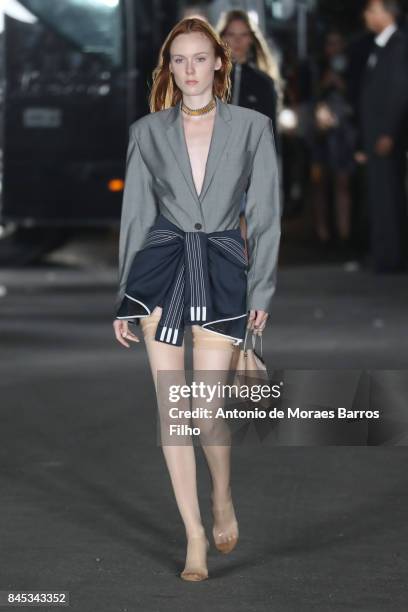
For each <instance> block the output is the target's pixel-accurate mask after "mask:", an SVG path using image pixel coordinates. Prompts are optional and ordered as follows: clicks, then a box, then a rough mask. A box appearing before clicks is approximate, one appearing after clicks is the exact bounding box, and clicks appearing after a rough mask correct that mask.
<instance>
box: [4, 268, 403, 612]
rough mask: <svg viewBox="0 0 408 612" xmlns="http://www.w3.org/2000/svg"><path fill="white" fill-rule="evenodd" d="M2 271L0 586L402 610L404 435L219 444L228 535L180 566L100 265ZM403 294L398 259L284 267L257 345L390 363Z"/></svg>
mask: <svg viewBox="0 0 408 612" xmlns="http://www.w3.org/2000/svg"><path fill="white" fill-rule="evenodd" d="M1 279H2V280H1V287H0V290H1V293H0V295H1V297H0V304H1V313H2V316H1V321H0V333H1V356H0V357H1V364H0V381H1V382H0V384H1V405H2V409H1V412H0V416H1V421H2V423H1V425H2V426H1V445H0V453H1V491H2V503H1V515H0V529H1V551H2V555H1V570H0V576H1V580H0V590H3V591H4V590H13V591H18V590H25V591H27V590H43V591H44V590H46V591H69V593H70V601H71V606H70V609H72V610H75V611H81V612H116V611H117V612H119V611H121V612H125V611H127V612H134V611H142V612H153V611H157V612H168V611H171V612H173V611H174V612H179V611H184V610H191V609H193V610H195V611H197V612H198V611H200V612H201V611H203V612H204V611H205V612H207V611H208V610H213V611H214V612H224V611H225V612H226V611H228V612H230V611H231V612H233V611H239V612H241V611H242V612H252V611H253V612H255V611H256V612H258V611H262V612H264V611H265V612H266V611H272V612H309V611H310V612H311V611H313V612H314V611H316V612H337V611H341V612H346V611H352V612H392V611H398V612H405V611H406V610H407V609H408V588H407V572H408V527H407V526H406V524H407V520H406V515H407V505H408V503H407V502H408V474H407V469H406V465H407V452H406V450H405V447H404V446H399V447H389V446H388V447H371V448H366V447H351V446H343V447H315V448H313V447H309V448H307V447H283V446H276V447H273V448H271V447H263V446H261V445H259V446H256V447H253V446H252V447H251V446H248V447H235V448H234V449H233V482H232V487H233V493H234V500H235V506H236V512H237V517H238V520H239V523H240V533H241V537H240V541H239V544H238V547H237V548H236V549H235V551H234V552H233V553H232V554H231V555H229V556H225V557H224V556H221V555H220V554H219V553H217V551H216V550H215V548H214V546H213V543H212V541H211V550H210V554H209V559H208V561H209V574H210V579H209V580H208V581H204V582H202V583H191V584H190V583H184V582H183V581H181V580H180V579H179V578H178V573H179V572H180V571H181V569H182V567H183V562H184V553H185V541H184V529H183V527H182V523H181V519H180V517H179V514H178V510H177V506H176V503H175V500H174V497H173V493H172V489H171V485H170V480H169V476H168V473H167V469H166V467H165V463H164V459H163V456H162V450H161V448H160V447H159V446H157V443H156V429H155V428H156V422H155V418H156V415H155V411H154V405H155V404H154V396H153V383H152V381H151V379H150V372H149V369H148V364H147V360H146V356H145V349H144V346H143V343H141V344H140V345H132V348H131V349H129V350H128V349H125V348H122V347H121V346H119V344H117V342H116V340H115V339H114V337H113V330H112V323H111V320H112V317H111V315H112V304H113V297H114V292H115V290H116V287H115V282H116V270H115V269H114V268H106V267H104V266H100V267H99V268H94V267H89V268H88V269H87V270H86V269H85V270H81V269H79V268H78V269H74V268H72V267H70V266H68V267H67V268H64V267H63V266H58V265H45V266H43V267H36V268H31V269H28V268H27V269H25V270H22V271H19V270H12V269H9V270H2V271H1ZM407 310H408V284H407V278H406V276H388V277H374V276H372V275H370V274H369V273H367V272H361V271H354V272H346V271H345V270H344V269H343V267H342V266H341V265H332V266H327V267H316V266H303V267H291V268H287V269H283V270H282V271H281V272H280V278H279V287H278V293H277V296H276V300H275V304H274V310H273V312H272V314H271V321H270V325H269V328H268V330H267V332H266V333H265V336H264V350H265V355H266V361H267V363H268V364H270V365H271V366H273V367H281V368H301V369H302V368H306V369H309V368H377V369H407V361H408V360H407V351H408V327H407V324H406V322H407ZM189 340H190V337H189V336H188V341H189ZM196 454H197V460H198V476H199V493H200V501H201V507H202V514H203V519H204V522H205V525H206V527H207V533H208V535H210V534H211V516H210V511H209V493H210V483H209V477H208V472H207V469H206V465H205V462H204V458H203V454H202V452H201V449H199V448H197V449H196ZM3 609H4V610H7V609H10V610H11V609H15V608H14V607H13V608H11V607H10V608H7V607H0V610H3ZM40 609H44V610H55V609H56V608H54V607H48V608H47V607H46V606H44V607H42V608H40Z"/></svg>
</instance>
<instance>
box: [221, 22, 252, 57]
mask: <svg viewBox="0 0 408 612" xmlns="http://www.w3.org/2000/svg"><path fill="white" fill-rule="evenodd" d="M223 39H224V40H225V42H227V43H228V44H229V46H230V47H231V51H232V57H233V59H234V61H236V62H245V61H246V59H247V56H248V53H249V49H250V48H251V44H252V34H251V30H249V29H248V26H247V25H246V23H245V22H244V21H242V20H241V19H234V21H231V22H230V23H229V24H228V26H227V29H226V30H225V33H224V36H223Z"/></svg>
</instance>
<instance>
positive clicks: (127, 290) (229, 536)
mask: <svg viewBox="0 0 408 612" xmlns="http://www.w3.org/2000/svg"><path fill="white" fill-rule="evenodd" d="M231 67H232V62H231V55H230V49H229V47H228V46H227V45H226V43H223V42H222V40H221V39H220V38H219V36H218V35H217V33H216V32H215V30H214V29H213V28H212V27H211V26H210V25H209V24H208V23H207V22H206V21H205V20H204V19H201V18H187V19H183V20H182V21H180V22H179V23H178V24H176V26H175V27H174V28H173V29H172V30H171V32H170V33H169V35H168V36H167V38H166V40H165V42H164V44H163V46H162V48H161V51H160V57H159V63H158V66H157V67H156V68H155V70H154V72H153V86H152V89H151V93H150V110H151V113H150V114H148V115H147V116H145V117H142V118H140V119H138V120H137V121H135V122H134V123H133V124H132V125H131V126H130V131H129V145H128V151H127V164H126V176H125V188H124V195H123V205H122V217H121V226H120V239H119V291H118V295H117V301H116V306H115V321H114V322H113V326H114V331H115V336H116V339H117V340H118V342H120V343H121V344H122V345H123V346H125V347H127V348H129V347H130V344H129V343H128V341H133V342H139V341H140V340H139V338H138V336H137V335H135V334H134V333H133V332H132V331H130V329H129V327H130V325H132V324H133V325H135V324H140V326H141V329H142V333H143V337H144V341H145V345H146V350H147V354H148V358H149V363H150V367H151V371H152V375H153V380H154V383H155V386H156V392H157V391H158V372H160V371H165V370H172V371H178V372H180V375H182V374H183V372H184V368H185V366H184V331H185V326H186V325H188V326H191V332H192V339H193V367H194V372H195V371H209V372H210V371H212V372H218V371H219V372H220V373H222V372H225V371H228V370H229V368H230V364H231V358H232V354H233V351H234V350H235V348H234V347H238V349H239V346H240V343H241V342H242V340H243V338H244V336H245V332H246V329H247V328H248V329H250V330H252V331H253V332H254V333H259V334H261V333H262V331H263V330H264V328H265V324H266V321H267V319H268V316H269V309H270V305H271V301H272V297H273V294H274V292H275V285H276V270H277V260H278V251H279V241H280V218H281V207H280V202H279V181H278V171H277V163H276V152H275V143H274V137H273V128H272V121H271V119H270V118H269V117H267V116H266V115H263V114H262V113H259V112H257V111H254V110H251V109H246V108H242V107H239V106H235V105H230V104H228V103H227V102H226V99H227V98H228V95H229V90H230V78H229V74H230V71H231ZM243 197H246V208H245V217H246V225H247V237H246V241H245V240H244V239H243V238H242V237H241V233H240V230H239V213H240V204H241V200H242V198H243ZM161 416H162V415H161ZM198 422H199V425H200V428H202V431H203V432H204V433H207V434H208V436H210V434H211V426H210V425H209V424H208V423H206V422H205V419H202V420H201V421H200V420H199V421H198ZM195 424H196V423H195ZM204 440H206V437H205V435H204ZM200 443H201V445H202V448H203V452H204V454H205V457H206V460H207V462H208V467H209V471H210V474H211V480H212V493H211V501H212V512H213V517H214V523H213V529H212V535H213V539H214V543H215V546H216V548H217V549H218V550H219V551H221V552H223V553H229V552H230V551H231V550H233V548H234V547H235V546H236V544H237V541H238V536H239V530H238V522H237V518H236V515H235V511H234V506H233V502H232V497H231V485H230V455H231V445H230V444H228V443H222V444H214V443H212V444H211V443H210V444H205V443H204V441H203V439H202V438H201V437H200ZM162 449H163V454H164V456H165V460H166V464H167V467H168V470H169V474H170V478H171V483H172V486H173V489H174V494H175V498H176V502H177V506H178V509H179V511H180V515H181V517H182V520H183V523H184V526H185V530H186V537H187V554H186V562H185V567H184V570H183V571H182V572H181V574H180V576H181V578H183V579H184V580H191V581H198V580H203V579H205V578H208V568H207V550H208V547H209V540H208V539H207V537H206V533H205V529H204V527H203V524H202V520H201V514H200V507H199V502H198V496H197V482H196V469H195V468H196V464H195V451H194V445H193V444H191V443H190V444H184V443H180V444H177V445H176V444H162Z"/></svg>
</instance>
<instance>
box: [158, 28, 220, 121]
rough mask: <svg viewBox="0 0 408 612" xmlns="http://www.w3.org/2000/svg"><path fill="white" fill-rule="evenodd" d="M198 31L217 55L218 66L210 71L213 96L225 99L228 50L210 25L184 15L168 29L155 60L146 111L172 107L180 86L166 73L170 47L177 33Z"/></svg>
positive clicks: (167, 71)
mask: <svg viewBox="0 0 408 612" xmlns="http://www.w3.org/2000/svg"><path fill="white" fill-rule="evenodd" d="M190 32H201V33H202V34H204V35H205V36H207V38H208V39H209V40H210V41H211V43H212V45H213V48H214V53H215V57H220V58H221V63H222V65H221V68H220V69H219V70H216V71H215V72H214V84H213V95H215V96H217V97H218V98H220V99H221V100H223V101H224V102H226V101H227V100H228V98H229V96H230V93H231V79H230V73H231V70H232V60H231V50H230V48H229V46H228V45H227V44H226V43H224V42H223V40H222V39H221V38H220V36H219V35H218V34H217V32H216V31H215V30H214V28H213V27H212V26H211V25H210V24H209V23H208V22H207V21H205V20H204V19H202V18H201V17H187V18H185V19H182V20H181V21H179V22H178V23H177V24H176V25H175V26H174V27H173V29H172V30H171V31H170V32H169V34H168V36H167V38H166V40H165V41H164V43H163V45H162V47H161V49H160V52H159V62H158V64H157V66H156V68H155V69H154V70H153V73H152V76H153V84H152V88H151V91H150V94H149V107H150V112H152V113H154V112H156V111H160V110H163V109H165V108H169V107H170V106H175V105H176V104H177V103H178V102H179V101H180V99H181V97H182V92H181V90H180V88H179V87H178V86H177V84H176V83H175V81H174V77H173V75H172V73H171V72H170V46H171V43H172V42H173V40H174V39H175V38H176V36H178V35H179V34H189V33H190Z"/></svg>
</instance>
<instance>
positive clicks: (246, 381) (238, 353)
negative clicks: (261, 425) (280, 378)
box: [231, 328, 271, 410]
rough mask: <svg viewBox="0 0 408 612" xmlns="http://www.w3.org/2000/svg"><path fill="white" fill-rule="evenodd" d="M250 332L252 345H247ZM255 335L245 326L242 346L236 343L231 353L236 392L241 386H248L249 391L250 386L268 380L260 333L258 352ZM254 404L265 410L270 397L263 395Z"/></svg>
mask: <svg viewBox="0 0 408 612" xmlns="http://www.w3.org/2000/svg"><path fill="white" fill-rule="evenodd" d="M250 334H251V336H252V338H251V340H252V347H247V339H248V337H249V335H250ZM257 336H258V334H255V333H254V332H253V331H252V330H250V329H249V328H247V330H246V332H245V338H244V343H243V346H242V348H241V349H239V345H238V347H237V350H235V351H234V353H233V357H232V362H231V369H232V370H233V371H234V372H235V374H234V379H233V384H234V385H236V387H237V391H238V393H239V392H240V389H241V387H243V386H245V387H248V388H249V393H250V392H251V387H252V386H255V385H256V386H258V385H265V384H267V383H268V382H269V374H268V369H267V366H266V363H265V360H264V357H263V348H262V335H261V336H260V339H261V349H260V352H258V351H257V350H256V339H257ZM256 404H257V406H259V407H260V408H263V409H265V410H266V409H268V408H269V406H270V404H271V398H270V397H263V398H261V399H260V400H259V401H257V402H256Z"/></svg>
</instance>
